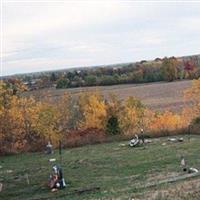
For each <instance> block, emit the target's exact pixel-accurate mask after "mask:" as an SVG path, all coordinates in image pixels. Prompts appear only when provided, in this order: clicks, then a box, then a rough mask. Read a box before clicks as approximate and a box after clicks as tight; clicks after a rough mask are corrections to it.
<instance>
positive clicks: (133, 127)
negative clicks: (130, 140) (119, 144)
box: [120, 97, 145, 134]
mask: <svg viewBox="0 0 200 200" xmlns="http://www.w3.org/2000/svg"><path fill="white" fill-rule="evenodd" d="M144 111H145V107H144V105H143V104H142V103H141V101H140V100H138V99H137V98H135V97H128V98H127V99H126V101H125V103H124V107H123V111H122V112H121V116H120V124H121V129H122V130H123V131H124V133H125V134H133V133H134V132H137V131H138V130H139V129H140V128H142V127H143V119H144Z"/></svg>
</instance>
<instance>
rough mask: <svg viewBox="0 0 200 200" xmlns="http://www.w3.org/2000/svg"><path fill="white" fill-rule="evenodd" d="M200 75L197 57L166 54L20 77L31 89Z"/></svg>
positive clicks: (148, 80) (171, 78)
mask: <svg viewBox="0 0 200 200" xmlns="http://www.w3.org/2000/svg"><path fill="white" fill-rule="evenodd" d="M198 77H200V58H199V56H191V57H186V58H176V57H169V58H167V57H165V58H163V59H161V58H156V59H155V60H153V61H145V60H142V61H140V62H136V63H129V64H119V65H113V66H102V67H93V68H80V69H74V70H68V71H55V72H43V73H40V74H39V75H36V74H32V75H23V76H20V79H21V80H22V81H23V82H24V83H25V84H26V85H27V86H28V88H29V89H30V90H34V89H39V88H48V87H56V88H58V89H59V88H73V87H85V86H105V85H115V84H130V83H148V82H157V81H174V80H182V79H195V78H198Z"/></svg>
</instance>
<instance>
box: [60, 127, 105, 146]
mask: <svg viewBox="0 0 200 200" xmlns="http://www.w3.org/2000/svg"><path fill="white" fill-rule="evenodd" d="M104 141H106V133H105V132H104V131H103V130H101V129H97V128H87V129H80V130H72V131H70V132H69V133H67V134H66V135H65V137H64V140H63V145H64V147H77V146H82V145H85V144H95V143H101V142H104Z"/></svg>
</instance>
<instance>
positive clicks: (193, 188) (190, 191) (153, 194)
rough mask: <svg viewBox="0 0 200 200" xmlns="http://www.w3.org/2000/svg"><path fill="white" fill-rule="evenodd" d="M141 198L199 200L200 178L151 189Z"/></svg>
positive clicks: (153, 199)
mask: <svg viewBox="0 0 200 200" xmlns="http://www.w3.org/2000/svg"><path fill="white" fill-rule="evenodd" d="M143 199H147V200H160V199H166V200H174V199H176V200H184V199H185V200H187V199H193V200H199V199H200V178H198V179H195V180H186V181H183V182H178V183H176V184H170V185H169V186H168V188H163V189H159V190H158V191H157V190H151V191H149V192H147V193H145V196H144V197H143Z"/></svg>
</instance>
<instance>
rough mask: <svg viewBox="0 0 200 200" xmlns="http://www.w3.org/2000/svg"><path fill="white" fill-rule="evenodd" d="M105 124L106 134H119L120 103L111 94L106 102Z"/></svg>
mask: <svg viewBox="0 0 200 200" xmlns="http://www.w3.org/2000/svg"><path fill="white" fill-rule="evenodd" d="M106 109H107V122H106V132H107V133H108V134H111V135H116V134H119V133H120V131H121V130H120V127H119V118H120V112H121V109H122V102H121V100H119V99H118V98H117V96H116V95H115V94H113V93H110V94H109V97H108V101H106Z"/></svg>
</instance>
